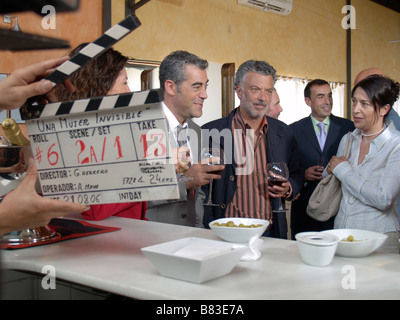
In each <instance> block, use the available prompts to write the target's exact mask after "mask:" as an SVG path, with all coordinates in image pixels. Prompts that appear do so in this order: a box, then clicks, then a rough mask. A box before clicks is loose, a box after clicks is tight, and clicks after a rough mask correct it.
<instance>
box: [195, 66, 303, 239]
mask: <svg viewBox="0 0 400 320" xmlns="http://www.w3.org/2000/svg"><path fill="white" fill-rule="evenodd" d="M275 74H276V72H275V69H274V68H273V67H272V66H270V65H269V64H268V63H266V62H264V61H254V60H249V61H246V62H245V63H243V64H242V65H241V66H240V67H239V69H238V71H237V73H236V80H235V85H236V93H237V95H238V98H239V99H240V106H239V107H238V108H236V109H235V110H234V111H232V112H231V113H230V114H229V115H228V116H227V117H225V118H223V119H218V120H215V121H212V122H209V123H207V124H205V125H204V126H203V127H202V134H203V141H209V145H210V146H211V145H213V146H215V145H217V146H220V147H221V148H222V149H223V150H224V155H225V169H224V171H223V172H222V175H221V179H220V180H215V181H214V182H213V188H212V197H213V198H212V200H213V202H214V203H215V204H218V206H207V205H205V206H204V226H205V227H208V224H209V223H210V222H211V221H212V220H214V219H218V218H224V217H243V218H258V219H265V220H270V221H271V222H272V227H271V229H270V231H269V234H266V235H270V236H273V237H278V238H287V222H286V214H285V212H280V213H272V211H271V207H272V209H275V208H278V207H279V201H280V197H283V200H284V198H285V197H286V198H287V199H290V198H291V197H293V196H295V195H297V194H298V192H299V190H300V188H301V187H302V185H303V178H302V176H303V174H302V172H301V171H300V169H299V164H298V155H297V143H296V140H295V137H294V134H293V132H292V130H291V129H290V127H289V126H287V125H286V124H284V123H283V122H281V121H279V120H277V119H273V118H270V117H267V116H266V112H267V111H268V107H269V106H270V102H271V95H272V93H273V90H274V82H275ZM205 135H208V136H207V137H205ZM270 162H285V163H286V164H287V166H288V168H289V172H290V177H289V180H288V182H284V183H283V184H282V185H281V186H276V185H275V186H272V185H268V181H267V172H266V171H267V170H266V168H267V163H270ZM208 189H209V185H204V186H203V190H204V192H205V194H206V196H207V195H208ZM206 200H207V199H206ZM206 202H207V201H206Z"/></svg>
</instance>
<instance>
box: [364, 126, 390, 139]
mask: <svg viewBox="0 0 400 320" xmlns="http://www.w3.org/2000/svg"><path fill="white" fill-rule="evenodd" d="M383 130H385V126H383V127H382V129H381V130H379V131H377V132H375V133H368V134H367V133H364V132H363V131H362V132H361V135H362V136H363V137H372V136H376V135H377V134H380V133H381V132H382V131H383Z"/></svg>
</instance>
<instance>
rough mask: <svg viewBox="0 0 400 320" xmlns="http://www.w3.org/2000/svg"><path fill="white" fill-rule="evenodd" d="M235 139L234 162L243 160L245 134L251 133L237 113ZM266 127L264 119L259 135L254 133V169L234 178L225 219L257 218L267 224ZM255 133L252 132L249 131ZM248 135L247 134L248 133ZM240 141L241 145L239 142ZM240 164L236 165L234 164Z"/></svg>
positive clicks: (233, 124) (268, 212)
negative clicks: (234, 181) (235, 181)
mask: <svg viewBox="0 0 400 320" xmlns="http://www.w3.org/2000/svg"><path fill="white" fill-rule="evenodd" d="M238 130H241V135H234V139H233V140H234V152H235V159H244V158H245V157H246V154H245V153H246V148H244V147H243V146H246V130H252V129H251V127H250V126H249V124H248V123H246V122H245V121H244V119H243V118H242V116H241V115H240V110H238V111H237V112H236V113H235V115H234V117H233V119H232V132H240V131H238ZM267 130H268V123H267V120H266V117H264V118H263V122H262V124H261V126H260V129H259V131H258V132H255V133H254V140H255V141H254V149H253V152H254V165H253V170H252V172H251V173H250V174H245V175H237V183H236V192H235V194H234V196H233V199H232V201H231V202H230V203H229V204H228V206H227V208H226V214H225V215H226V216H227V217H241V218H257V219H264V220H269V219H270V218H271V208H270V202H269V199H268V181H267V172H266V167H267V139H266V134H267ZM252 131H253V132H254V130H252ZM247 133H249V132H247ZM239 139H241V141H239ZM237 162H239V161H237ZM246 165H249V164H247V163H246V162H245V163H243V164H240V165H239V164H238V167H241V166H242V167H243V166H246Z"/></svg>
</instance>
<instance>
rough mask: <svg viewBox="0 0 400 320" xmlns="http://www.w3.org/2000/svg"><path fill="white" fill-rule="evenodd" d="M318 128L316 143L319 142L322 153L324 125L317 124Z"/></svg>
mask: <svg viewBox="0 0 400 320" xmlns="http://www.w3.org/2000/svg"><path fill="white" fill-rule="evenodd" d="M318 127H319V134H318V142H319V146H320V147H321V151H322V150H324V146H325V141H326V133H325V123H323V122H320V123H318Z"/></svg>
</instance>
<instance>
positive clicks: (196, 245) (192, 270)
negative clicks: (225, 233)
mask: <svg viewBox="0 0 400 320" xmlns="http://www.w3.org/2000/svg"><path fill="white" fill-rule="evenodd" d="M246 250H247V246H244V245H233V244H230V243H226V242H223V241H216V240H208V239H201V238H183V239H179V240H174V241H169V242H165V243H161V244H157V245H154V246H150V247H146V248H142V252H143V254H144V255H145V256H146V257H147V258H148V259H149V260H150V261H151V263H152V264H153V265H154V266H155V267H156V269H157V270H158V272H159V273H160V274H161V275H163V276H165V277H169V278H174V279H179V280H184V281H189V282H194V283H202V282H205V281H208V280H211V279H214V278H217V277H221V276H223V275H225V274H228V273H229V272H231V271H232V269H233V268H234V267H235V265H236V264H237V263H238V261H239V259H240V258H241V257H242V255H243V254H244V253H245V251H246Z"/></svg>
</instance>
